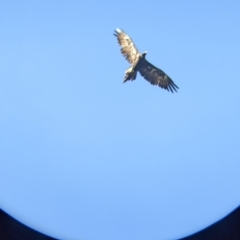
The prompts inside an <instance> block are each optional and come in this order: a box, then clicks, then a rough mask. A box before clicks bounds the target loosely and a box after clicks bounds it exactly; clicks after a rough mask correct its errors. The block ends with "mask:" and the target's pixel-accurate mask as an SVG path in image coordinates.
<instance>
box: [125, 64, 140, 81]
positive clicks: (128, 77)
mask: <svg viewBox="0 0 240 240" xmlns="http://www.w3.org/2000/svg"><path fill="white" fill-rule="evenodd" d="M125 74H126V75H125V78H124V80H123V83H125V82H127V81H129V80H132V81H133V80H135V79H136V77H137V71H134V70H132V67H130V68H129V69H127V70H126V71H125Z"/></svg>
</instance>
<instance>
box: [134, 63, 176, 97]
mask: <svg viewBox="0 0 240 240" xmlns="http://www.w3.org/2000/svg"><path fill="white" fill-rule="evenodd" d="M138 71H139V72H140V74H141V75H142V76H143V77H144V78H145V79H146V80H147V81H149V82H150V83H151V84H152V85H158V86H159V87H161V88H164V89H166V90H168V91H169V90H170V91H171V92H172V93H173V92H174V91H176V92H177V89H178V86H177V85H176V84H175V83H174V82H173V80H172V79H171V78H170V77H169V76H168V75H167V74H166V73H165V72H163V71H162V70H161V69H159V68H157V67H155V66H153V65H152V64H151V63H149V62H148V61H147V60H146V59H144V60H142V61H141V65H140V66H139V69H138Z"/></svg>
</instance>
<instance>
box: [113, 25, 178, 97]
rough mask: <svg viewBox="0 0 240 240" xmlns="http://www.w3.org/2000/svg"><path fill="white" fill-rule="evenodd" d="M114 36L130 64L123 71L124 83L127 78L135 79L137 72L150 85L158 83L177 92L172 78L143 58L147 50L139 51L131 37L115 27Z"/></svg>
mask: <svg viewBox="0 0 240 240" xmlns="http://www.w3.org/2000/svg"><path fill="white" fill-rule="evenodd" d="M114 36H116V37H117V40H118V43H119V45H120V46H121V53H122V55H123V56H124V57H125V58H126V60H127V61H128V62H129V63H130V64H131V67H130V68H128V69H127V70H126V71H125V74H126V75H125V78H124V81H123V82H124V83H125V82H126V81H128V80H132V81H133V80H135V79H136V77H137V72H138V71H139V72H140V74H141V75H142V76H143V77H144V78H145V79H146V80H147V81H149V82H150V83H151V84H152V85H158V86H159V87H161V88H164V89H166V90H168V91H169V90H170V91H171V92H172V93H173V92H174V91H176V92H177V89H178V86H177V85H176V84H175V83H174V82H173V80H172V79H171V78H170V77H169V76H168V75H167V74H166V73H164V72H163V71H162V70H161V69H159V68H157V67H155V66H153V65H152V64H151V63H150V62H148V61H147V60H146V59H145V56H146V54H147V52H144V53H140V52H139V51H138V50H137V48H136V46H135V45H134V43H133V41H132V39H131V38H130V37H129V36H128V35H127V34H126V33H125V32H124V31H122V30H120V29H118V28H117V29H116V30H115V32H114Z"/></svg>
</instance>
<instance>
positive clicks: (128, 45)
mask: <svg viewBox="0 0 240 240" xmlns="http://www.w3.org/2000/svg"><path fill="white" fill-rule="evenodd" d="M114 36H116V37H117V40H118V44H119V45H120V46H121V53H122V55H123V56H124V57H125V58H126V59H127V60H128V62H129V63H131V64H132V65H133V64H134V63H135V62H136V60H137V58H138V56H139V52H138V50H137V48H136V46H135V45H134V43H133V41H132V39H131V38H130V37H129V36H128V35H127V34H126V33H125V32H124V31H122V30H120V29H118V28H117V29H116V30H115V32H114Z"/></svg>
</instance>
